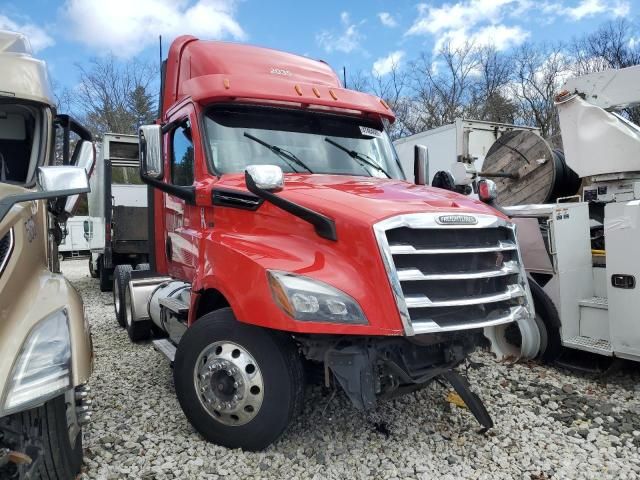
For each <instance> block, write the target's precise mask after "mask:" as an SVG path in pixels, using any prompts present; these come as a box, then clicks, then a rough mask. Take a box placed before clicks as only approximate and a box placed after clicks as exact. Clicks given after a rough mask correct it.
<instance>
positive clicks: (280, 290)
mask: <svg viewBox="0 0 640 480" xmlns="http://www.w3.org/2000/svg"><path fill="white" fill-rule="evenodd" d="M267 276H268V278H269V286H270V287H271V292H272V293H273V298H274V299H275V301H276V303H277V304H278V306H279V307H280V308H281V309H282V310H284V311H285V312H286V313H287V314H289V315H290V316H291V317H293V318H295V319H296V320H301V321H307V322H331V323H349V324H366V323H367V318H366V317H365V316H364V313H363V312H362V309H361V308H360V305H358V302H356V301H355V300H354V299H353V298H351V297H350V296H349V295H347V294H346V293H344V292H342V291H340V290H338V289H337V288H334V287H332V286H331V285H327V284H326V283H324V282H320V281H318V280H314V279H312V278H309V277H304V276H302V275H295V274H293V273H287V272H278V271H274V270H269V271H268V272H267Z"/></svg>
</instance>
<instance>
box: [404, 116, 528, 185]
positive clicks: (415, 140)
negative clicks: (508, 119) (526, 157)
mask: <svg viewBox="0 0 640 480" xmlns="http://www.w3.org/2000/svg"><path fill="white" fill-rule="evenodd" d="M514 130H528V131H531V132H535V133H536V134H538V135H539V133H540V130H539V129H538V128H533V127H520V126H516V125H510V124H506V123H495V122H484V121H480V120H468V119H464V118H457V119H456V120H455V122H453V123H450V124H448V125H443V126H442V127H438V128H434V129H432V130H427V131H426V132H421V133H416V134H415V135H411V136H409V137H404V138H400V139H398V140H396V141H395V142H394V145H395V148H396V152H397V153H398V157H399V158H400V163H401V164H402V168H403V170H404V172H405V174H406V175H407V178H409V179H412V178H413V168H414V163H413V162H414V149H415V147H416V146H417V145H423V146H424V147H426V148H427V151H428V160H429V161H428V170H429V171H428V172H427V177H426V178H428V182H427V183H428V184H429V185H431V184H432V182H433V177H434V175H435V174H436V172H439V171H446V172H449V173H450V174H451V175H452V177H453V180H454V181H455V183H456V185H470V184H471V183H472V182H473V180H474V179H475V177H476V172H480V171H481V170H482V165H483V163H484V158H485V156H486V155H487V153H488V152H489V149H490V148H491V146H492V145H493V144H494V143H495V141H496V140H497V139H498V138H499V137H500V136H502V135H503V134H504V133H505V132H511V131H514Z"/></svg>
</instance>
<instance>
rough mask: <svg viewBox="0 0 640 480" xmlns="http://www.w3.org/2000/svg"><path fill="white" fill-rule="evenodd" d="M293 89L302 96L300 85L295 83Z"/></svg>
mask: <svg viewBox="0 0 640 480" xmlns="http://www.w3.org/2000/svg"><path fill="white" fill-rule="evenodd" d="M295 89H296V92H298V95H300V96H302V88H301V87H300V85H296V86H295Z"/></svg>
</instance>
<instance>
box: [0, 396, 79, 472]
mask: <svg viewBox="0 0 640 480" xmlns="http://www.w3.org/2000/svg"><path fill="white" fill-rule="evenodd" d="M0 447H1V448H8V449H10V450H13V451H16V452H19V453H23V454H26V455H27V456H29V457H30V458H31V460H32V461H31V463H30V464H26V463H23V464H20V465H15V464H13V463H8V464H6V465H4V466H1V467H0V478H3V479H23V478H32V479H41V480H68V479H72V478H75V477H76V476H77V475H78V474H79V473H80V467H81V466H82V431H81V429H80V426H79V425H78V423H77V419H76V414H75V400H74V391H73V390H70V391H69V394H68V395H61V396H59V397H56V398H54V399H53V400H50V401H48V402H47V403H45V404H44V405H42V406H40V407H37V408H33V409H31V410H27V411H24V412H19V413H15V414H13V415H9V416H6V417H2V418H0Z"/></svg>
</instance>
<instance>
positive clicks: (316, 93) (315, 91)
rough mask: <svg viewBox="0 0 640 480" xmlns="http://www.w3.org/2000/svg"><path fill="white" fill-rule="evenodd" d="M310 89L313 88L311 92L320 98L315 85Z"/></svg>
mask: <svg viewBox="0 0 640 480" xmlns="http://www.w3.org/2000/svg"><path fill="white" fill-rule="evenodd" d="M312 90H313V94H314V95H315V96H316V97H318V98H320V90H318V89H317V88H316V87H313V89H312Z"/></svg>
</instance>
